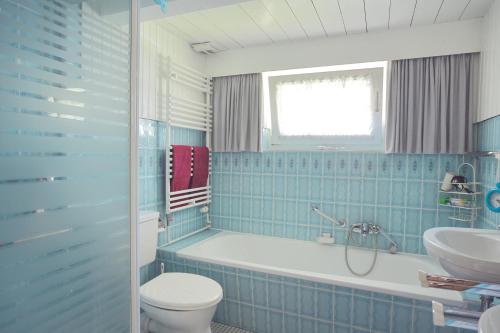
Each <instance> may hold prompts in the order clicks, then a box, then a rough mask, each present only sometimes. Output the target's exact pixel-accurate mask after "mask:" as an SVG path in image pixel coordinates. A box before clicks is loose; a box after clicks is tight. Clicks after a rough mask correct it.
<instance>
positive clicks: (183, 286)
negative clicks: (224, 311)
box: [141, 273, 222, 311]
mask: <svg viewBox="0 0 500 333" xmlns="http://www.w3.org/2000/svg"><path fill="white" fill-rule="evenodd" d="M221 299H222V287H221V286H220V285H219V284H218V283H217V282H216V281H214V280H212V279H209V278H207V277H204V276H201V275H195V274H188V273H163V274H161V275H159V276H157V277H155V278H154V279H152V280H151V281H149V282H147V283H145V284H144V285H143V286H141V301H142V302H144V303H146V304H148V305H151V306H154V307H157V308H161V309H165V310H177V311H188V310H199V309H204V308H207V307H210V306H213V305H216V304H217V303H219V302H220V300H221Z"/></svg>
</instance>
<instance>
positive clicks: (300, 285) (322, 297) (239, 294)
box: [160, 251, 459, 333]
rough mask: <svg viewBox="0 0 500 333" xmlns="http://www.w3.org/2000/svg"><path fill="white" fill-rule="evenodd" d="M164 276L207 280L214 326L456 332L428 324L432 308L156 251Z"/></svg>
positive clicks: (297, 331) (279, 332)
mask: <svg viewBox="0 0 500 333" xmlns="http://www.w3.org/2000/svg"><path fill="white" fill-rule="evenodd" d="M160 253H161V254H160V261H161V262H163V263H165V266H166V267H167V269H168V271H172V272H187V273H193V274H200V275H204V276H207V277H210V278H212V279H214V280H216V281H217V282H219V283H220V284H221V286H222V287H223V290H224V298H223V300H222V301H221V303H219V306H218V308H217V312H216V315H215V318H214V319H215V321H217V322H221V323H224V324H227V325H231V326H235V327H240V328H243V329H246V330H250V331H253V332H256V333H331V332H335V333H344V332H345V333H368V332H372V333H432V332H435V333H445V332H446V333H456V332H459V330H457V329H454V328H449V327H448V328H438V327H434V326H433V324H432V313H431V304H430V303H429V302H424V301H417V300H413V299H408V298H401V297H394V296H391V295H387V294H380V293H373V292H368V291H362V290H357V289H350V288H343V287H337V286H333V285H328V284H321V283H314V282H310V281H307V280H298V279H292V278H287V277H283V276H279V275H271V274H264V273H259V272H255V271H248V270H243V269H236V268H233V267H229V266H220V265H213V264H208V263H204V262H198V261H191V260H184V259H181V258H178V257H176V256H175V254H174V253H171V252H167V251H160Z"/></svg>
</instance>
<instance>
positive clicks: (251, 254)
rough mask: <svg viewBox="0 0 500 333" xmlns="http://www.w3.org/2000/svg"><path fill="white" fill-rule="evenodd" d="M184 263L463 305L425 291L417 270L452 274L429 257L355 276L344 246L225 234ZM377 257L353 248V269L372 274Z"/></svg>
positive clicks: (383, 258) (392, 258) (456, 297)
mask: <svg viewBox="0 0 500 333" xmlns="http://www.w3.org/2000/svg"><path fill="white" fill-rule="evenodd" d="M177 255H178V256H179V257H181V258H185V259H191V260H197V261H205V262H209V263H213V264H219V265H226V266H232V267H238V268H243V269H248V270H253V271H258V272H264V273H270V274H277V275H284V276H288V277H293V278H299V279H305V280H310V281H314V282H321V283H329V284H334V285H337V286H343V287H349V288H356V289H364V290H369V291H374V292H381V293H387V294H391V295H395V296H402V297H410V298H415V299H420V300H436V301H441V302H445V303H452V304H455V303H461V302H462V297H461V294H460V293H459V292H456V291H447V290H437V289H429V288H422V287H420V285H419V282H418V278H417V271H418V270H419V269H420V270H424V271H426V272H429V273H437V274H443V275H445V274H446V273H445V272H444V271H443V270H442V269H441V267H439V266H438V264H437V263H435V262H434V261H432V260H431V259H430V258H429V257H428V256H421V255H411V254H394V255H393V254H389V253H385V252H384V253H379V256H378V259H377V263H376V265H375V268H374V270H373V271H372V272H371V273H370V274H369V275H368V276H366V277H357V276H354V275H353V274H352V273H350V272H349V270H348V269H347V267H346V264H345V262H344V246H343V245H320V244H318V243H315V242H310V241H300V240H292V239H284V238H276V237H269V236H260V235H251V234H241V233H233V232H227V231H222V232H220V233H217V234H215V235H214V236H211V237H209V238H207V239H205V240H203V241H200V242H198V243H195V244H193V245H191V246H188V247H186V248H184V249H182V250H179V251H178V252H177ZM372 255H373V253H372V252H371V251H368V250H363V249H356V248H352V247H351V248H350V251H349V258H350V263H351V267H353V268H354V269H355V270H359V271H363V270H366V269H367V268H368V267H369V265H370V264H371V260H372Z"/></svg>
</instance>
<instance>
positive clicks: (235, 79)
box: [212, 74, 262, 152]
mask: <svg viewBox="0 0 500 333" xmlns="http://www.w3.org/2000/svg"><path fill="white" fill-rule="evenodd" d="M213 85H214V86H213V87H214V88H213V89H214V91H213V114H214V119H213V120H214V122H213V131H212V133H213V135H212V137H213V140H212V143H213V151H216V152H238V151H252V152H257V151H260V145H261V85H262V79H261V74H244V75H234V76H224V77H216V78H214V80H213Z"/></svg>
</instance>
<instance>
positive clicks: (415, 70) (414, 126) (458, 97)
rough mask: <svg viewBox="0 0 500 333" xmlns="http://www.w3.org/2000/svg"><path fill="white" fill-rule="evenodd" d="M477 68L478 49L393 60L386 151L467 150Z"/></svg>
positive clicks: (433, 152) (428, 152)
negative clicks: (476, 50)
mask: <svg viewBox="0 0 500 333" xmlns="http://www.w3.org/2000/svg"><path fill="white" fill-rule="evenodd" d="M478 69H479V54H478V53H469V54H458V55H449V56H440V57H431V58H419V59H408V60H398V61H393V62H392V64H391V74H390V80H391V81H390V87H389V99H388V115H387V128H386V143H385V146H386V152H388V153H424V154H435V153H453V154H459V153H465V152H470V151H472V150H473V133H472V124H473V121H474V118H473V115H474V112H475V111H476V110H475V109H476V107H477V88H478V87H477V85H478Z"/></svg>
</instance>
